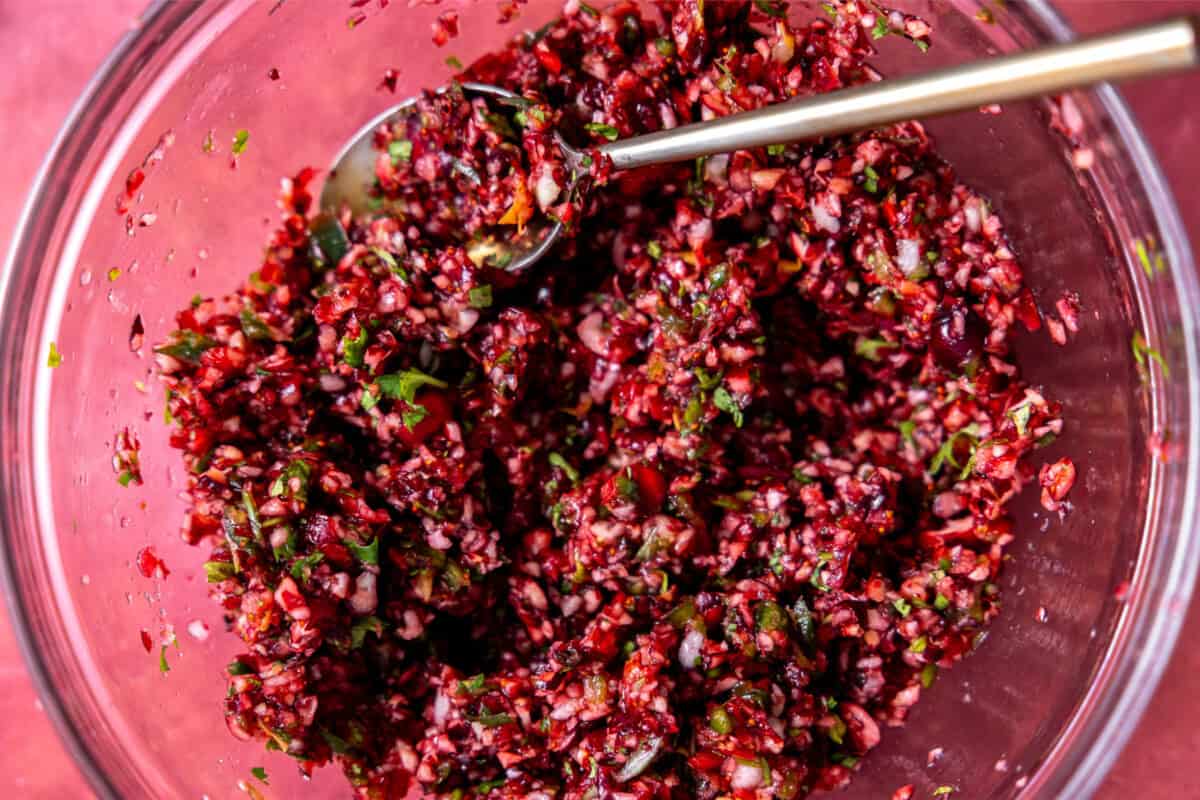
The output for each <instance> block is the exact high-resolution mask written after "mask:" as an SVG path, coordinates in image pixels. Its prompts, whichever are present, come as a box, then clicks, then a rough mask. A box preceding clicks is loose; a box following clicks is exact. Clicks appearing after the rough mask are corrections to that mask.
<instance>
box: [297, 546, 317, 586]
mask: <svg viewBox="0 0 1200 800" xmlns="http://www.w3.org/2000/svg"><path fill="white" fill-rule="evenodd" d="M324 560H325V554H324V553H322V552H320V551H319V550H318V551H317V552H315V553H309V554H308V555H306V556H304V558H298V559H296V561H295V562H294V563H293V564H292V569H291V573H292V577H293V578H295V579H296V580H298V581H302V580H304V579H305V577H306V576H307V575H308V573H310V572H312V570H313V568H314V567H315V566H317V565H318V564H320V563H321V562H322V561H324Z"/></svg>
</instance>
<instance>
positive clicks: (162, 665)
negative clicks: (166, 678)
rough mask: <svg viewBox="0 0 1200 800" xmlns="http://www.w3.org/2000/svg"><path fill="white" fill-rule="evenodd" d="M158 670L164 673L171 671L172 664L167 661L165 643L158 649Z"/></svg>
mask: <svg viewBox="0 0 1200 800" xmlns="http://www.w3.org/2000/svg"><path fill="white" fill-rule="evenodd" d="M158 671H159V672H161V673H162V674H164V675H166V674H167V673H168V672H170V671H171V665H170V664H168V663H167V646H166V645H165V644H164V645H163V646H162V649H161V650H159V651H158Z"/></svg>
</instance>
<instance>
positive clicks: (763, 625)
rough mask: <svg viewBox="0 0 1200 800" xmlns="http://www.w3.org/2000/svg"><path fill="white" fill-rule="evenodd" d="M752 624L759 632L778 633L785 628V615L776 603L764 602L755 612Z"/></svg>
mask: <svg viewBox="0 0 1200 800" xmlns="http://www.w3.org/2000/svg"><path fill="white" fill-rule="evenodd" d="M754 622H755V624H756V625H758V627H759V629H760V630H764V631H779V630H783V629H784V628H786V627H787V614H785V613H784V611H783V609H782V608H781V607H780V606H779V604H778V603H773V602H771V601H770V600H766V601H764V602H763V603H761V604H760V605H759V606H758V610H757V611H755V613H754Z"/></svg>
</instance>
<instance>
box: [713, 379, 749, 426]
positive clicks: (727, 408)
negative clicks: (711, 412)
mask: <svg viewBox="0 0 1200 800" xmlns="http://www.w3.org/2000/svg"><path fill="white" fill-rule="evenodd" d="M713 405H715V406H716V407H717V408H719V409H720V410H722V411H724V412H726V413H727V414H729V415H730V416H731V417H733V424H734V425H736V426H737V427H739V428H740V427H742V423H743V422H745V418H744V416H743V414H742V407H741V406H739V405H738V403H737V401H736V400H734V399H733V395H731V394H730V393H729V392H728V391H727V390H726V389H725V387H724V386H718V387H717V390H716V391H715V392H713Z"/></svg>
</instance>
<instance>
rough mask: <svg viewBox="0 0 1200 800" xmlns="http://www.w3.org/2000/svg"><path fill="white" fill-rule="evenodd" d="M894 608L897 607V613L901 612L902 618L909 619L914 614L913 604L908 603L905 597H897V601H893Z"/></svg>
mask: <svg viewBox="0 0 1200 800" xmlns="http://www.w3.org/2000/svg"><path fill="white" fill-rule="evenodd" d="M892 606H894V607H895V609H896V611H898V612H900V616H902V617H907V616H908V615H909V614H911V613H912V603H910V602H908V601H907V600H905V599H904V598H903V597H897V598H896V599H895V600H893V601H892Z"/></svg>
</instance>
